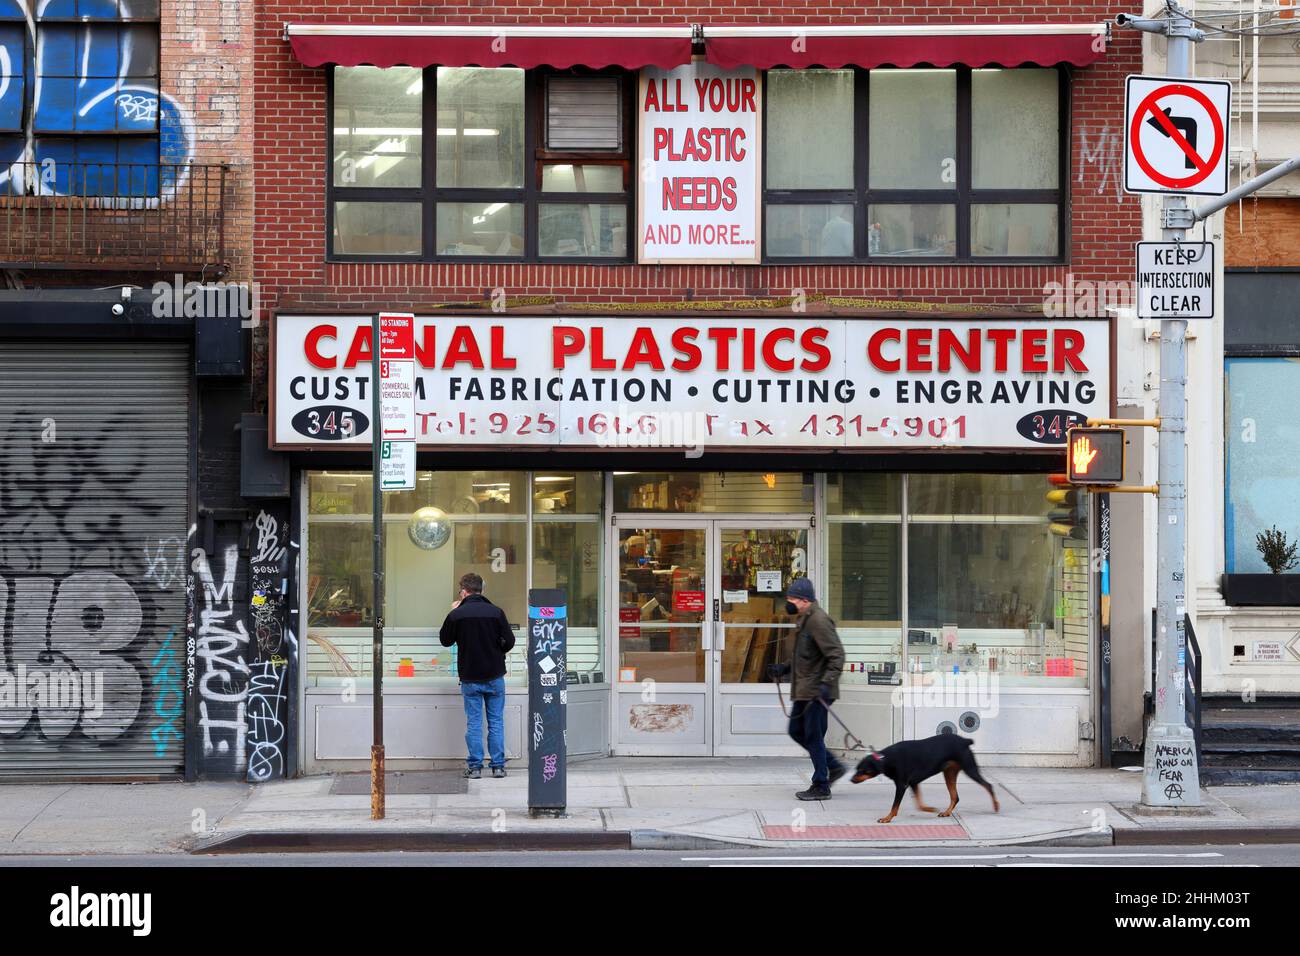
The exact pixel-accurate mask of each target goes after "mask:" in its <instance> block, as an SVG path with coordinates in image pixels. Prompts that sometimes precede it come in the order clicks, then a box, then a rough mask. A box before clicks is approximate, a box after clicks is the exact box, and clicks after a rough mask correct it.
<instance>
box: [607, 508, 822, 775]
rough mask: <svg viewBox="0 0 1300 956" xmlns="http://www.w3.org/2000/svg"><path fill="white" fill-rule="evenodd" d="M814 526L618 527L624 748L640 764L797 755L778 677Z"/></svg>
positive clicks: (694, 522)
mask: <svg viewBox="0 0 1300 956" xmlns="http://www.w3.org/2000/svg"><path fill="white" fill-rule="evenodd" d="M811 524H812V522H811V520H810V519H808V518H796V519H793V520H776V519H758V520H755V519H735V520H733V519H714V520H709V519H665V520H663V521H662V522H660V521H657V520H654V519H647V518H640V517H638V518H629V519H628V520H627V521H626V522H623V521H618V522H616V527H615V538H614V541H615V553H616V557H615V561H616V562H617V565H616V572H617V575H618V601H617V602H616V610H615V613H616V614H617V621H616V622H615V623H614V627H615V629H616V630H615V633H616V635H617V637H616V653H617V658H618V664H617V673H616V676H617V679H618V682H617V684H616V686H617V687H618V693H617V700H616V702H615V709H616V715H615V723H616V736H615V742H616V745H617V746H618V748H619V750H620V752H624V753H632V754H676V755H709V754H718V755H738V754H748V753H780V752H787V751H789V752H794V750H793V745H792V744H791V742H790V740H789V738H788V737H786V735H785V716H784V714H783V713H782V711H781V707H780V704H779V703H778V700H777V697H776V688H775V685H774V684H773V683H772V682H771V679H770V677H769V676H768V667H769V665H771V664H774V663H778V662H781V661H788V660H789V656H790V645H791V642H792V640H793V636H794V623H793V619H792V618H791V617H790V616H789V615H787V614H786V613H785V590H786V588H787V587H788V586H789V583H790V580H791V578H792V577H795V576H802V575H804V574H806V573H807V568H808V561H809V555H810V554H812V553H813V552H812V551H811V548H810V541H809V538H810V535H811Z"/></svg>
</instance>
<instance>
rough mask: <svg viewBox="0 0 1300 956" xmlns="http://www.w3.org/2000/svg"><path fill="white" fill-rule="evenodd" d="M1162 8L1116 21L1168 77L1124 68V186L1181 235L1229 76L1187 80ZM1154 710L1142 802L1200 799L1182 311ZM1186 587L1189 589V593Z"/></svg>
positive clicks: (1181, 803)
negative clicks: (1191, 689) (1150, 36)
mask: <svg viewBox="0 0 1300 956" xmlns="http://www.w3.org/2000/svg"><path fill="white" fill-rule="evenodd" d="M1165 10H1166V13H1167V14H1168V15H1167V16H1164V17H1159V18H1145V17H1130V16H1128V15H1127V14H1121V15H1120V16H1119V17H1117V18H1116V19H1117V20H1118V21H1119V22H1120V23H1121V25H1124V26H1129V27H1132V28H1133V29H1137V30H1142V31H1144V32H1148V33H1158V34H1163V35H1164V36H1165V37H1167V38H1168V44H1167V46H1166V53H1165V57H1166V62H1167V63H1168V70H1169V72H1170V74H1172V76H1171V77H1168V78H1166V77H1143V76H1138V77H1132V76H1131V77H1129V79H1128V85H1127V87H1126V96H1125V112H1126V119H1125V123H1124V137H1125V158H1124V188H1125V189H1127V190H1128V191H1129V192H1157V193H1165V194H1166V195H1165V197H1164V203H1163V205H1164V209H1163V216H1164V219H1163V221H1162V223H1161V225H1162V231H1161V238H1162V239H1163V240H1164V241H1165V242H1167V243H1181V242H1182V241H1183V240H1184V239H1186V235H1185V227H1184V226H1183V225H1182V223H1183V222H1184V221H1185V220H1186V219H1187V217H1188V214H1189V212H1190V210H1188V208H1187V197H1186V195H1185V194H1186V193H1196V194H1198V195H1207V196H1221V195H1223V194H1224V193H1225V192H1227V190H1228V170H1227V163H1228V159H1227V157H1228V123H1227V122H1226V117H1227V115H1228V102H1229V99H1230V97H1231V87H1230V86H1229V84H1227V83H1223V82H1218V81H1206V80H1195V79H1192V78H1191V76H1192V44H1193V43H1195V42H1199V41H1201V40H1203V39H1205V33H1204V32H1203V31H1201V30H1199V29H1198V28H1197V27H1196V25H1195V24H1194V23H1193V22H1192V20H1191V18H1190V17H1189V16H1188V15H1187V13H1186V12H1185V11H1184V10H1183V9H1182V8H1181V7H1179V6H1178V5H1177V3H1174V2H1172V0H1170V2H1169V3H1168V4H1167V6H1166V8H1165ZM1157 407H1158V409H1159V415H1158V420H1159V423H1160V424H1159V428H1160V446H1159V450H1158V465H1157V468H1158V474H1159V481H1158V483H1157V493H1158V505H1157V519H1156V520H1157V530H1156V619H1155V621H1154V622H1153V626H1154V628H1155V634H1154V635H1153V638H1154V640H1155V644H1156V647H1155V667H1154V672H1155V675H1154V679H1153V682H1152V686H1151V694H1152V697H1153V699H1154V700H1155V715H1154V717H1153V718H1152V720H1151V722H1150V723H1149V724H1148V725H1147V728H1146V734H1145V739H1144V741H1143V768H1142V769H1143V773H1142V803H1143V804H1144V805H1146V806H1148V807H1196V806H1200V804H1201V787H1200V770H1199V762H1200V761H1199V754H1198V753H1197V746H1196V740H1195V736H1194V734H1193V733H1192V729H1191V728H1190V727H1189V726H1188V725H1187V715H1186V713H1185V712H1184V708H1185V703H1186V697H1185V694H1186V688H1187V667H1186V655H1187V639H1186V632H1185V630H1184V627H1183V620H1184V617H1185V616H1186V614H1187V594H1188V586H1187V580H1186V577H1187V531H1186V523H1187V522H1186V518H1187V484H1186V482H1187V462H1186V458H1187V320H1186V319H1185V318H1162V319H1161V320H1160V395H1159V399H1158V405H1157ZM1192 593H1193V594H1194V593H1195V592H1192Z"/></svg>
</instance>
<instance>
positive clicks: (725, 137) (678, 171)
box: [637, 62, 762, 265]
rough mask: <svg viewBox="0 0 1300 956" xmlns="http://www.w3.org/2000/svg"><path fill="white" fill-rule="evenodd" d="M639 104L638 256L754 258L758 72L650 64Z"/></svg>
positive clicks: (658, 259) (757, 251)
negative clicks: (655, 65)
mask: <svg viewBox="0 0 1300 956" xmlns="http://www.w3.org/2000/svg"><path fill="white" fill-rule="evenodd" d="M638 102H639V105H640V137H639V139H640V143H641V156H640V163H639V164H638V168H639V169H640V170H641V183H640V186H639V187H638V189H637V197H638V201H639V208H638V214H637V229H638V234H637V235H638V241H637V261H638V262H642V263H659V264H663V263H699V262H714V263H739V264H747V265H749V264H757V263H758V262H759V260H760V258H761V255H762V249H761V246H760V243H759V223H760V217H759V208H760V203H759V174H758V163H759V153H760V149H759V137H760V130H761V128H762V127H761V125H760V119H759V117H760V109H761V107H762V85H761V84H760V83H759V81H758V71H757V70H754V69H741V70H721V69H719V68H718V67H716V66H711V65H710V64H707V63H704V62H696V63H692V64H689V65H687V66H679V67H677V68H676V69H672V70H661V69H657V68H647V69H645V70H642V71H641V88H640V98H639V100H638Z"/></svg>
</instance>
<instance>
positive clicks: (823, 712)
mask: <svg viewBox="0 0 1300 956" xmlns="http://www.w3.org/2000/svg"><path fill="white" fill-rule="evenodd" d="M829 721H830V711H828V710H827V709H826V706H825V705H824V704H823V703H822V702H821V701H819V700H796V701H792V702H791V707H790V736H791V737H792V738H794V742H795V743H797V744H798V745H799V746H800V747H802V748H803V749H804V750H806V751H808V756H809V757H811V758H812V765H813V776H812V782H813V786H817V785H818V784H821V785H823V786H825V785H827V784H829V783H830V768H831V767H839V766H842V764H841V763H840V762H839V760H837V759H836V758H835V756H834V755H833V754H830V753H827V751H826V725H827V723H829Z"/></svg>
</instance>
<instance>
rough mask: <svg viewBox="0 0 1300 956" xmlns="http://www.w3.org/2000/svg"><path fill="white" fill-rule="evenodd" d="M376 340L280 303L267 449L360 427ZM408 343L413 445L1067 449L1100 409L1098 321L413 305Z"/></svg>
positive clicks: (365, 421)
mask: <svg viewBox="0 0 1300 956" xmlns="http://www.w3.org/2000/svg"><path fill="white" fill-rule="evenodd" d="M370 338H371V331H370V319H369V318H368V317H365V316H355V317H317V316H297V315H294V316H289V315H281V316H278V317H277V318H276V320H275V327H274V330H273V342H274V360H273V368H274V373H273V374H274V381H273V383H272V389H273V394H274V403H275V404H274V411H273V416H272V417H273V421H274V431H273V437H272V441H273V446H274V447H277V448H292V447H321V448H329V447H333V448H338V447H339V446H341V445H358V446H360V445H365V444H368V443H369V442H370V438H371V435H370V427H371V425H370V421H369V415H368V414H367V412H368V410H369V407H370V400H371V391H370V389H371V387H372V384H371V383H372V372H371V367H370V363H371V352H370ZM414 354H415V370H416V375H415V380H414V385H413V391H414V397H415V431H416V435H417V438H418V440H419V442H420V444H421V446H423V447H443V448H449V447H464V446H468V445H492V446H504V447H509V446H549V447H566V448H568V447H573V448H582V447H587V448H591V447H602V448H611V449H617V448H628V449H635V450H646V449H655V448H664V449H681V448H685V449H700V450H703V449H706V448H927V447H940V448H948V447H958V448H1033V447H1042V446H1057V447H1060V446H1063V445H1064V443H1065V431H1066V429H1067V428H1068V427H1069V426H1070V425H1071V424H1076V423H1077V424H1082V423H1083V421H1084V420H1086V419H1087V418H1105V417H1109V416H1110V411H1111V409H1110V331H1109V326H1108V323H1107V321H1106V320H1104V319H1076V320H1070V321H1068V322H1066V321H1046V320H1042V319H1038V320H1034V319H981V320H955V319H943V318H939V317H926V318H916V319H911V318H909V319H905V320H904V319H825V320H823V319H820V318H818V319H807V318H801V317H795V316H791V317H789V318H761V319H718V320H714V321H710V320H708V319H704V318H701V319H695V318H685V319H667V318H654V319H637V318H552V317H546V318H531V317H520V318H510V319H503V318H499V317H493V318H489V317H475V318H457V317H454V316H437V317H417V318H416V320H415V341H414ZM345 418H346V420H347V421H348V422H349V423H351V425H350V427H348V428H342V427H339V424H338V423H339V422H340V421H342V420H344V419H345ZM385 437H387V436H385Z"/></svg>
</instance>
